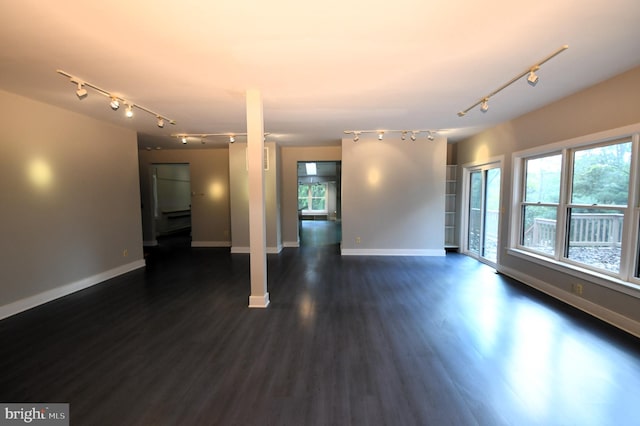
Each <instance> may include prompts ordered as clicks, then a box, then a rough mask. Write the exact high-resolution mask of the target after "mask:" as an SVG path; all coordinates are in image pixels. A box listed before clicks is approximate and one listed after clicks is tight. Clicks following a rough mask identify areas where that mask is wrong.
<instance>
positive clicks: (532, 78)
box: [458, 44, 569, 117]
mask: <svg viewBox="0 0 640 426" xmlns="http://www.w3.org/2000/svg"><path fill="white" fill-rule="evenodd" d="M568 48H569V45H566V44H565V45H564V46H562V47H561V48H560V49H558V50H556V51H555V52H553V53H552V54H551V55H549V56H547V57H546V58H544V59H543V60H541V61H539V62H537V63H536V64H534V65H532V66H530V67H529V68H527V69H526V70H525V71H523V72H521V73H520V74H518V75H517V76H515V77H513V78H512V79H511V80H509V81H508V82H506V83H505V84H503V85H502V86H500V87H498V88H497V89H495V90H494V91H493V92H491V93H489V94H488V95H485V96H483V97H482V98H480V99H478V101H477V102H476V103H474V104H473V105H471V106H470V107H469V108H467V109H464V110H462V111H460V112H458V117H464V116H465V115H467V113H468V112H469V111H471V110H472V109H473V108H475V107H477V106H478V105H480V111H482V112H487V111H488V110H489V98H491V97H493V96H494V95H496V94H498V93H499V92H501V91H502V90H504V89H506V88H507V87H509V86H511V85H512V84H513V83H515V82H516V81H518V80H520V79H521V78H522V77H524V76H525V75H527V74H528V77H527V82H528V83H529V84H530V85H531V86H535V85H536V84H537V83H538V76H537V75H536V71H538V70H539V69H540V67H541V66H542V65H543V64H544V63H546V62H548V61H550V60H551V59H553V58H555V57H556V56H558V55H559V54H561V53H562V52H564V51H565V50H567V49H568Z"/></svg>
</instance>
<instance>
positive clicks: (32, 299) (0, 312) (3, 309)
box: [0, 259, 146, 319]
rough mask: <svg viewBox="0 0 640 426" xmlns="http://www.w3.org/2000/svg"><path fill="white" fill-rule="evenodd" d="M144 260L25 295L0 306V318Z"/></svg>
mask: <svg viewBox="0 0 640 426" xmlns="http://www.w3.org/2000/svg"><path fill="white" fill-rule="evenodd" d="M145 265H146V264H145V261H144V259H142V260H136V261H135V262H131V263H127V264H126V265H121V266H118V267H116V268H113V269H109V270H108V271H104V272H101V273H99V274H96V275H92V276H90V277H86V278H83V279H81V280H78V281H74V282H72V283H68V284H63V285H61V286H59V287H56V288H52V289H51V290H47V291H43V292H42V293H38V294H34V295H33V296H29V297H25V298H24V299H20V300H16V301H15V302H12V303H9V304H8V305H4V306H0V319H4V318H7V317H10V316H12V315H15V314H19V313H20V312H24V311H26V310H28V309H31V308H35V307H36V306H40V305H43V304H45V303H47V302H51V301H52V300H55V299H59V298H61V297H64V296H67V295H69V294H72V293H75V292H77V291H80V290H84V289H85V288H88V287H91V286H94V285H96V284H100V283H101V282H104V281H106V280H108V279H111V278H114V277H117V276H118V275H123V274H126V273H127V272H131V271H134V270H136V269H140V268H144V267H145Z"/></svg>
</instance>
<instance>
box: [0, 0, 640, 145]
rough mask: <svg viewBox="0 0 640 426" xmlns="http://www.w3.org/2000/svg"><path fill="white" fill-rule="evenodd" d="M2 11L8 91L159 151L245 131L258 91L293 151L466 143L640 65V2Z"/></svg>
mask: <svg viewBox="0 0 640 426" xmlns="http://www.w3.org/2000/svg"><path fill="white" fill-rule="evenodd" d="M0 11H1V12H0V40H1V43H0V89H2V90H6V91H9V92H14V93H17V94H21V95H24V96H27V97H30V98H34V99H38V100H42V101H44V102H47V103H51V104H54V105H58V106H61V107H63V108H66V109H70V110H73V111H76V112H79V113H82V114H86V115H89V116H92V117H96V118H99V119H102V120H107V121H110V122H113V123H116V124H119V125H124V126H127V127H130V128H133V129H136V130H137V131H138V132H139V134H140V141H141V145H142V146H153V147H155V146H161V147H175V148H183V146H182V144H180V143H179V142H178V141H177V140H176V138H171V137H170V135H171V134H173V133H183V132H184V133H227V132H233V133H242V132H245V131H246V130H245V129H246V121H245V120H246V119H245V104H244V93H245V91H246V89H247V88H257V89H259V90H260V91H261V93H262V96H263V101H264V117H265V131H267V132H270V135H269V137H268V139H267V140H272V141H277V142H279V143H282V144H287V145H292V144H293V145H303V144H307V145H326V144H339V142H340V138H341V137H342V136H343V131H344V130H369V129H371V130H374V129H408V130H411V129H443V130H444V129H446V131H443V132H442V133H443V134H445V135H446V136H448V137H449V138H450V139H452V140H458V139H460V138H462V137H465V136H468V135H470V134H473V133H475V132H477V131H479V130H480V129H482V128H486V127H488V126H492V125H495V124H498V123H500V122H503V121H506V120H508V119H511V118H514V117H517V116H519V115H522V114H524V113H526V112H528V111H531V110H533V109H536V108H539V107H541V106H543V105H545V104H548V103H550V102H552V101H554V100H556V99H559V98H561V97H564V96H566V95H568V94H571V93H573V92H576V91H578V90H581V89H583V88H585V87H587V86H590V85H593V84H594V83H597V82H599V81H602V80H604V79H607V78H609V77H612V76H614V75H616V74H619V73H621V72H623V71H626V70H628V69H630V68H633V67H635V66H637V65H640V24H639V22H638V21H639V19H640V1H638V0H607V1H604V0H537V1H531V0H527V1H519V0H485V1H482V2H479V1H476V0H447V1H446V2H445V1H442V0H441V1H435V0H393V1H391V0H386V1H380V0H324V1H322V2H318V3H313V2H305V1H300V0H270V1H268V2H266V1H265V2H259V1H256V0H251V1H250V0H215V1H204V0H202V1H197V0H183V1H181V2H176V1H167V0H153V1H151V0H136V1H131V0H127V1H124V0H112V1H100V2H98V1H95V2H93V1H86V0H83V1H73V0H57V1H55V2H54V1H41V0H20V1H15V0H0ZM564 44H568V45H569V49H568V50H567V51H565V52H564V53H562V54H560V55H559V56H557V57H556V58H554V59H552V60H551V61H549V62H548V63H547V64H545V65H543V67H542V68H541V70H540V71H539V73H538V74H539V76H540V82H539V83H538V85H537V86H536V87H535V88H534V87H531V86H529V85H527V84H526V80H524V79H523V80H521V81H518V82H516V84H514V85H513V86H511V87H509V88H507V89H505V90H504V91H502V92H501V93H499V94H498V95H496V96H495V97H494V98H492V100H491V102H490V109H489V111H488V112H487V113H481V112H480V111H479V110H478V109H477V108H476V109H474V110H472V111H471V112H469V114H467V116H465V117H458V116H457V114H456V113H457V112H458V111H460V110H462V109H465V108H467V107H468V106H470V105H471V104H473V103H474V102H475V101H477V100H478V99H479V98H481V97H483V96H484V95H486V94H488V93H489V92H491V91H492V90H494V89H496V88H497V87H499V86H501V85H502V84H504V83H506V82H507V81H508V80H510V79H511V78H512V77H514V76H515V75H517V74H519V73H520V72H522V71H524V70H526V69H527V68H529V67H530V66H531V65H533V64H535V63H536V62H537V61H539V60H540V59H543V58H544V57H546V56H547V55H549V54H551V53H553V52H554V51H556V50H557V49H559V48H560V47H561V46H562V45H564ZM56 69H62V70H65V71H67V72H69V73H70V74H74V75H76V76H78V77H80V78H82V79H84V80H86V81H88V82H90V83H93V84H95V85H97V86H100V87H102V88H104V89H106V90H108V91H110V92H114V93H116V94H118V95H120V96H122V97H124V98H126V99H129V100H131V101H132V102H135V103H137V104H140V105H143V106H145V107H147V108H149V109H151V110H153V111H156V112H158V113H160V114H162V115H164V116H167V117H169V118H172V119H175V120H176V122H177V124H176V125H175V126H169V125H167V126H165V128H164V129H160V128H158V127H157V126H156V122H155V119H154V118H153V117H152V116H148V115H146V114H143V113H141V112H138V113H137V114H136V116H135V117H134V118H133V119H126V118H124V117H123V114H122V111H118V112H117V113H114V112H113V111H111V109H110V108H109V107H108V102H107V99H106V98H105V97H104V96H101V95H98V94H97V93H95V92H92V91H91V90H89V96H88V97H87V98H86V99H84V100H82V101H78V99H77V98H76V96H75V86H74V85H72V84H70V83H69V80H68V79H66V78H64V77H62V76H60V75H59V74H57V73H56ZM205 141H206V144H205V145H204V146H205V147H209V146H216V145H221V144H224V143H226V141H227V139H226V138H224V137H220V138H208V139H206V140H205ZM187 147H199V148H201V147H203V145H202V144H200V142H193V141H191V142H190V143H189V145H188V146H187Z"/></svg>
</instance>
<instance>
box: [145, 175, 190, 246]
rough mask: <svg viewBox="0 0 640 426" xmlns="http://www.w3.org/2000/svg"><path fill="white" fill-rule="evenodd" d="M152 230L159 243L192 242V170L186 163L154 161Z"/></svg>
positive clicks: (178, 244)
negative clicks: (157, 162) (158, 162)
mask: <svg viewBox="0 0 640 426" xmlns="http://www.w3.org/2000/svg"><path fill="white" fill-rule="evenodd" d="M151 191H152V192H151V193H152V197H153V206H152V207H153V232H154V235H155V237H156V240H157V241H158V244H159V245H171V246H176V247H182V246H190V244H191V171H190V168H189V164H153V165H152V166H151Z"/></svg>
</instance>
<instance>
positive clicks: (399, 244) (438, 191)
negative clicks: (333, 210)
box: [342, 134, 447, 255]
mask: <svg viewBox="0 0 640 426" xmlns="http://www.w3.org/2000/svg"><path fill="white" fill-rule="evenodd" d="M446 158H447V140H446V138H443V137H437V138H436V139H435V140H434V141H427V140H419V141H416V142H407V141H403V140H401V139H400V135H399V134H398V135H394V134H389V135H387V136H385V138H384V140H383V141H379V140H378V139H377V135H375V134H372V135H366V136H360V141H358V142H354V141H353V139H352V138H351V137H345V138H343V139H342V253H343V254H381V255H387V254H389V255H393V254H397V255H444V253H445V252H444V209H445V205H444V203H445V199H444V197H445V196H444V191H445V171H446V167H445V165H446Z"/></svg>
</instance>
